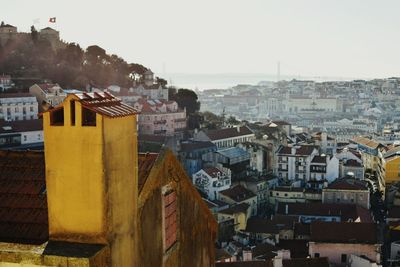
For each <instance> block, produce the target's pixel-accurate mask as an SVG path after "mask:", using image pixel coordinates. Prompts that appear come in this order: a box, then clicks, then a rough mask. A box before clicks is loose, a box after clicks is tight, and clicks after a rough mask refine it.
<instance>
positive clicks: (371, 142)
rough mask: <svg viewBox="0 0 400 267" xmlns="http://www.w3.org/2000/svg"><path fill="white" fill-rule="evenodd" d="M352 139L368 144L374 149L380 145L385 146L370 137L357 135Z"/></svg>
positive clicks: (355, 141) (358, 142)
mask: <svg viewBox="0 0 400 267" xmlns="http://www.w3.org/2000/svg"><path fill="white" fill-rule="evenodd" d="M352 141H353V142H354V143H357V144H361V145H364V146H367V147H369V148H372V149H376V148H378V147H379V146H383V145H382V144H381V143H378V142H376V141H375V140H372V139H368V138H365V137H362V136H358V137H355V138H354V139H353V140H352Z"/></svg>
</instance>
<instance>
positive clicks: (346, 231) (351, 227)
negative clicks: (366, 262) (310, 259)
mask: <svg viewBox="0 0 400 267" xmlns="http://www.w3.org/2000/svg"><path fill="white" fill-rule="evenodd" d="M310 229H311V230H310V231H311V241H315V242H327V243H359V244H376V243H377V242H378V241H377V233H378V230H377V225H376V224H375V223H353V222H322V221H315V222H312V223H311V228H310ZM326 229H329V231H327V230H326Z"/></svg>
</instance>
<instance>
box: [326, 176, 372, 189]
mask: <svg viewBox="0 0 400 267" xmlns="http://www.w3.org/2000/svg"><path fill="white" fill-rule="evenodd" d="M327 189H336V190H360V191H366V190H368V185H367V183H366V182H365V181H360V180H356V179H353V178H342V179H337V180H335V181H333V182H332V183H331V184H330V185H329V186H328V187H327Z"/></svg>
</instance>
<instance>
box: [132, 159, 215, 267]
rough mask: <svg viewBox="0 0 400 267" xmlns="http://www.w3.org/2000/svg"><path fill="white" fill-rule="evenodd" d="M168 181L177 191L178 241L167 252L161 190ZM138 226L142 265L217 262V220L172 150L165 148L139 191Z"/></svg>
mask: <svg viewBox="0 0 400 267" xmlns="http://www.w3.org/2000/svg"><path fill="white" fill-rule="evenodd" d="M165 185H169V186H170V187H172V188H173V189H174V190H175V191H176V193H177V243H175V245H173V246H172V247H171V248H170V249H169V250H168V251H166V252H165V251H164V248H163V231H164V230H163V224H162V192H161V190H162V187H163V186H165ZM138 227H139V236H138V238H139V240H140V243H139V255H140V266H141V267H142V266H143V267H147V266H148V267H153V266H157V267H187V266H191V267H206V266H207V267H208V266H215V254H214V251H215V248H214V242H215V238H216V229H217V224H216V221H215V219H214V217H213V215H212V213H211V212H210V210H209V209H208V207H207V205H206V204H205V203H204V201H203V200H202V199H201V197H200V195H199V193H198V192H197V191H196V189H195V188H194V187H193V185H192V183H191V181H190V179H189V178H188V177H187V175H186V173H185V171H184V170H183V168H182V167H181V165H180V163H179V162H178V160H177V159H176V158H175V156H174V155H173V154H172V152H170V151H163V152H161V154H160V155H159V158H158V159H157V161H156V163H155V164H154V166H153V168H152V170H151V172H150V174H149V177H148V178H147V180H146V183H145V185H144V186H143V189H142V191H141V192H140V194H139V223H138ZM149 237H151V238H149Z"/></svg>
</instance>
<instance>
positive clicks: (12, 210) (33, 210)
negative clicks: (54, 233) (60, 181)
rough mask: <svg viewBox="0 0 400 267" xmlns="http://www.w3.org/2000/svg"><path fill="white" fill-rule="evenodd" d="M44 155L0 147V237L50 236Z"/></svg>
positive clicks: (37, 239) (28, 239)
mask: <svg viewBox="0 0 400 267" xmlns="http://www.w3.org/2000/svg"><path fill="white" fill-rule="evenodd" d="M45 183H46V182H45V171H44V155H43V153H41V152H30V151H26V152H11V151H0V241H1V242H17V243H28V244H41V243H43V242H45V241H47V240H48V221H47V198H46V193H45V192H46V191H45V188H46V185H45Z"/></svg>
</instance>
